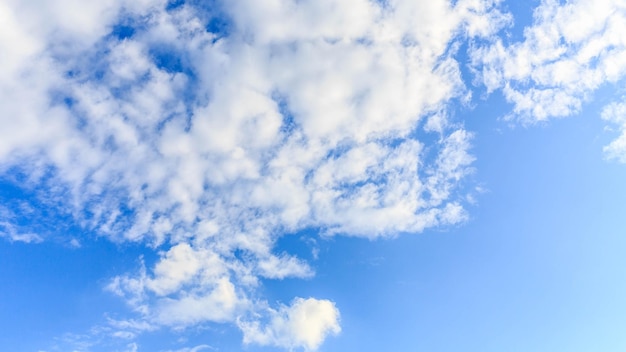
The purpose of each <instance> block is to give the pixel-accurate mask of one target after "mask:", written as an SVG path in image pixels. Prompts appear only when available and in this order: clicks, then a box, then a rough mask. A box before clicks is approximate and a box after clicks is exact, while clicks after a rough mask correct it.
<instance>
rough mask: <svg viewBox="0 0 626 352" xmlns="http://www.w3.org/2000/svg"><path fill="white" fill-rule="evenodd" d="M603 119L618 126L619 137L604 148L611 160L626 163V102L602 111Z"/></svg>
mask: <svg viewBox="0 0 626 352" xmlns="http://www.w3.org/2000/svg"><path fill="white" fill-rule="evenodd" d="M602 119H603V120H605V121H607V122H609V123H611V124H612V125H614V126H616V127H617V129H618V130H619V133H620V135H619V137H618V138H617V139H615V140H614V141H612V142H611V143H610V144H609V145H607V146H605V147H604V153H605V155H606V157H607V158H608V159H609V160H616V161H619V162H621V163H626V102H624V101H622V102H613V103H611V104H609V105H607V106H605V107H604V109H603V110H602Z"/></svg>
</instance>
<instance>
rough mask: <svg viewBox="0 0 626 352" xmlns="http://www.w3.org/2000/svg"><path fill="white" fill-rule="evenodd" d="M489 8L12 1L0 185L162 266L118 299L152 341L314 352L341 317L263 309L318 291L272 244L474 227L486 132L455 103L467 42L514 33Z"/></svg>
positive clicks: (313, 308)
mask: <svg viewBox="0 0 626 352" xmlns="http://www.w3.org/2000/svg"><path fill="white" fill-rule="evenodd" d="M494 6H495V2H494V1H475V0H473V1H468V0H462V1H457V2H455V3H454V4H451V3H450V2H448V1H428V2H415V1H401V0H399V1H385V2H375V1H369V0H351V1H331V0H324V1H291V0H277V1H250V0H236V1H228V2H216V3H214V4H212V5H211V6H210V7H207V6H206V5H203V4H201V3H195V2H185V3H177V4H168V3H165V2H163V1H148V0H146V1H142V2H126V1H122V0H120V1H105V2H99V3H98V4H86V3H79V2H75V1H72V0H63V1H57V2H55V3H54V4H50V3H43V2H42V3H37V2H29V3H28V4H25V3H23V2H17V1H15V2H14V1H8V2H3V3H2V4H1V5H0V17H1V18H2V19H3V20H2V21H0V22H1V23H2V24H1V26H2V30H1V31H0V33H2V35H1V37H0V40H1V41H2V43H3V45H2V46H0V48H2V49H0V50H2V52H1V54H2V57H3V58H4V59H3V62H5V63H6V64H4V65H3V66H2V68H0V77H1V78H2V79H0V82H1V83H0V89H1V90H2V95H1V97H2V98H1V99H2V102H1V104H0V116H1V118H2V125H3V128H2V129H0V165H1V169H0V171H1V172H2V173H3V174H4V175H5V177H9V178H10V177H11V175H15V174H16V173H17V174H19V175H22V176H23V177H22V178H21V179H20V182H21V183H22V187H24V188H26V189H28V190H30V191H31V193H35V194H37V196H36V197H35V198H36V200H35V201H36V202H38V204H39V205H40V206H44V207H55V208H57V209H63V210H62V215H64V216H65V217H67V216H69V217H70V218H71V219H73V221H74V222H76V223H77V224H79V226H81V228H82V229H83V230H84V231H86V232H91V233H94V234H97V235H100V236H106V237H108V238H110V239H111V240H113V241H136V242H142V243H145V244H146V245H147V246H150V247H151V248H154V250H156V251H158V258H159V259H158V260H157V261H156V263H154V264H151V266H148V267H146V265H145V264H144V265H142V266H141V267H140V268H139V269H138V271H137V272H129V273H120V274H119V275H118V276H117V277H114V278H112V279H111V282H110V284H109V285H108V286H107V287H108V289H109V290H110V291H111V292H114V293H115V294H118V295H119V296H121V297H123V298H124V299H126V300H127V302H128V303H129V304H130V306H131V308H132V309H133V310H134V311H135V312H136V313H135V314H136V316H135V318H136V319H139V321H140V322H142V324H148V326H149V327H150V329H154V328H157V327H159V326H170V327H175V328H184V327H187V326H192V325H194V324H198V323H203V322H207V321H210V322H230V323H235V322H239V323H238V324H239V326H240V327H241V328H242V330H243V331H244V333H245V340H246V342H249V343H261V344H266V345H277V346H282V347H286V348H298V347H303V348H306V349H315V348H317V347H318V346H319V345H320V344H321V342H322V341H323V340H324V338H325V337H326V336H327V335H328V334H329V333H338V332H339V330H340V329H339V322H338V320H337V319H338V316H339V315H338V311H337V308H335V306H334V304H333V303H332V302H330V301H327V300H317V299H313V298H311V299H308V300H301V299H296V300H295V301H294V302H293V303H292V305H291V306H289V307H281V308H279V309H278V310H272V308H271V307H268V306H267V305H266V304H265V303H263V300H262V297H257V294H256V293H255V292H257V287H258V285H260V284H261V281H262V280H264V279H283V278H287V277H300V278H308V277H311V276H313V275H314V269H313V267H311V266H310V264H309V263H307V262H306V261H305V260H303V259H301V258H298V257H296V256H294V255H293V254H290V253H285V252H277V251H276V250H275V243H276V240H277V239H278V238H279V237H280V236H283V235H285V234H289V233H294V232H297V231H301V230H303V229H314V230H315V231H316V232H318V233H319V234H321V235H325V236H331V235H336V234H342V235H350V236H363V237H369V238H374V237H379V236H394V235H396V234H397V233H400V232H420V231H422V230H424V229H425V228H429V227H433V226H439V225H449V224H456V223H459V222H462V221H464V220H465V219H466V214H465V210H464V209H463V205H462V199H463V197H462V195H460V196H459V195H457V194H456V193H455V189H456V186H457V183H458V182H459V181H460V180H462V179H463V177H464V176H465V175H466V174H467V173H468V172H470V165H471V163H472V161H473V157H472V156H471V155H470V153H469V149H470V147H471V139H472V134H471V133H470V132H468V131H465V130H464V129H463V126H462V125H461V124H458V123H452V122H450V121H449V119H448V118H447V106H448V104H449V103H450V101H451V100H453V99H457V100H459V101H463V100H465V99H467V97H468V91H467V90H466V88H465V86H464V83H463V82H462V80H461V74H460V68H459V63H458V62H457V61H456V60H455V54H456V51H457V50H458V44H459V38H468V37H476V36H487V35H490V34H491V33H493V31H495V30H496V29H498V28H499V26H501V24H502V23H504V22H506V21H507V20H508V19H507V17H506V16H504V15H502V14H501V13H500V12H498V11H497V10H496V9H495V7H494ZM48 10H50V11H48ZM416 23H419V24H420V25H419V26H417V25H416ZM426 141H428V142H426ZM24 175H25V176H24ZM4 223H6V224H7V225H3V226H4V228H6V229H8V230H7V231H4V232H7V233H9V236H11V238H12V239H13V240H23V241H35V240H40V239H41V238H40V237H38V236H37V235H28V236H30V237H25V236H27V235H17V234H16V233H15V231H13V232H11V231H12V230H11V229H13V227H11V226H12V225H10V219H8V218H6V217H5V219H4V220H3V224H4ZM19 236H22V237H19ZM74 240H75V239H74ZM75 241H76V240H75ZM268 312H271V313H268ZM268 314H269V315H270V318H269V319H266V320H267V321H265V323H263V321H261V320H254V319H252V318H251V317H255V316H257V315H258V316H267V315H268ZM259 319H260V318H259ZM130 321H131V320H129V322H130ZM132 321H133V322H135V320H132ZM116 324H117V325H119V324H120V322H117V323H116ZM142 324H140V325H137V324H134V323H133V324H130V323H129V324H122V325H124V326H125V329H126V331H119V330H116V333H117V334H118V335H119V336H122V335H124V336H134V335H135V334H136V333H139V332H141V331H145V330H146V329H148V328H147V327H146V326H145V325H142ZM263 324H265V325H266V326H265V325H263ZM137 326H140V327H141V328H137Z"/></svg>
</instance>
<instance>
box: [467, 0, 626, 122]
mask: <svg viewBox="0 0 626 352" xmlns="http://www.w3.org/2000/svg"><path fill="white" fill-rule="evenodd" d="M625 31H626V3H625V2H624V1H622V0H602V1H592V0H576V1H567V2H565V3H561V2H559V1H556V0H544V1H542V2H541V4H540V5H539V6H538V7H537V8H536V9H535V11H534V21H533V24H532V25H531V26H529V27H526V28H525V29H524V40H523V41H519V42H514V43H511V44H505V43H504V42H503V40H502V39H500V38H497V37H494V40H493V42H492V43H491V44H489V45H486V46H482V45H477V46H476V47H475V48H474V50H473V53H472V61H473V65H475V67H476V68H477V71H478V72H479V76H480V78H481V80H482V82H483V83H484V84H485V85H486V86H487V89H488V90H489V91H493V90H495V89H502V92H503V93H504V96H505V98H506V99H507V100H508V101H509V102H511V103H513V105H514V108H513V112H514V116H516V117H517V118H519V119H520V120H521V121H523V122H536V121H543V120H546V119H549V118H552V117H563V116H568V115H572V114H574V113H577V112H579V111H580V110H581V108H582V104H583V103H584V102H585V101H586V100H588V99H589V97H590V95H591V94H592V93H593V92H594V91H596V90H597V89H598V88H600V87H602V86H603V85H605V84H614V83H617V82H620V81H622V80H623V78H624V75H625V74H626V40H625V39H624V36H623V35H622V33H624V32H625Z"/></svg>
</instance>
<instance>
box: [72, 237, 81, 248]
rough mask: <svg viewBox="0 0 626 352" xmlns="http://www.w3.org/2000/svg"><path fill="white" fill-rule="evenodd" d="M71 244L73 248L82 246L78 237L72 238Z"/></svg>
mask: <svg viewBox="0 0 626 352" xmlns="http://www.w3.org/2000/svg"><path fill="white" fill-rule="evenodd" d="M69 245H70V247H72V248H80V247H82V245H81V244H80V242H79V241H78V240H77V239H75V238H72V239H71V240H70V243H69Z"/></svg>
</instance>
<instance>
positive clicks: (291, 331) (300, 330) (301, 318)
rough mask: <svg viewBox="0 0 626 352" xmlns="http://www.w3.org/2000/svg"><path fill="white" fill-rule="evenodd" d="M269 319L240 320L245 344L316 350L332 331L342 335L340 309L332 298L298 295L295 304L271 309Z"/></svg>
mask: <svg viewBox="0 0 626 352" xmlns="http://www.w3.org/2000/svg"><path fill="white" fill-rule="evenodd" d="M269 313H270V314H269V315H270V316H269V321H268V322H267V324H265V325H262V324H260V323H259V322H258V321H255V322H252V323H250V322H245V321H240V322H239V325H240V327H241V329H242V331H243V333H244V342H245V343H258V344H261V345H276V346H280V347H284V348H287V349H290V350H292V349H294V348H301V347H302V348H304V349H305V350H307V351H308V350H316V349H317V348H318V347H319V346H320V344H321V343H322V342H323V341H324V339H325V338H326V336H327V335H329V334H338V333H339V332H340V331H341V328H340V327H339V310H337V308H336V307H335V305H334V303H332V302H330V301H328V300H317V299H315V298H308V299H303V298H296V299H294V300H293V302H292V303H291V305H289V306H282V307H280V308H279V309H278V310H270V312H269Z"/></svg>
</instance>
